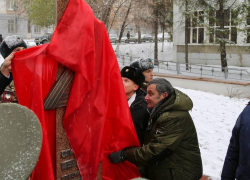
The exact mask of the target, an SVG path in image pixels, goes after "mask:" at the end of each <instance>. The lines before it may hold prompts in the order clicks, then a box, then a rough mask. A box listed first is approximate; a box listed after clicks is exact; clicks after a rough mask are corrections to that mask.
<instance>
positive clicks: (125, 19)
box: [118, 0, 132, 43]
mask: <svg viewBox="0 0 250 180" xmlns="http://www.w3.org/2000/svg"><path fill="white" fill-rule="evenodd" d="M131 6H132V0H131V1H130V3H129V6H128V10H127V12H126V15H125V17H124V20H123V22H122V27H121V32H120V35H119V40H118V42H119V43H120V42H121V38H122V35H123V33H124V30H125V27H126V22H127V19H128V15H129V12H130V10H131Z"/></svg>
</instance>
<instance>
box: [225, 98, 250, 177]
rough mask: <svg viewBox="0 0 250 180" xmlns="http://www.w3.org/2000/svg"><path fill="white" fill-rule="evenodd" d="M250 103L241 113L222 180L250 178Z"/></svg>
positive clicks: (235, 127) (233, 133) (234, 129)
mask: <svg viewBox="0 0 250 180" xmlns="http://www.w3.org/2000/svg"><path fill="white" fill-rule="evenodd" d="M249 103H250V102H249ZM249 138H250V105H249V104H248V105H247V107H245V109H244V110H243V111H242V113H241V114H240V115H239V117H238V119H237V121H236V124H235V126H234V128H233V132H232V137H231V139H230V143H229V146H228V150H227V155H226V158H225V162H224V166H223V169H222V174H221V179H222V180H234V179H237V180H250V140H249Z"/></svg>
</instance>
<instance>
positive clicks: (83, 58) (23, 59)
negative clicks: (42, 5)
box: [12, 0, 140, 180]
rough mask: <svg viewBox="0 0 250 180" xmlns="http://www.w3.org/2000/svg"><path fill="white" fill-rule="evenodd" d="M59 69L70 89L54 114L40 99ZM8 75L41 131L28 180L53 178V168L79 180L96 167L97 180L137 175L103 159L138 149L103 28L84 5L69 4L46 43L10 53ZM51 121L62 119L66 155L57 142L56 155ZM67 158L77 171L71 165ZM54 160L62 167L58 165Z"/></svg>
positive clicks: (89, 175) (92, 174)
mask: <svg viewBox="0 0 250 180" xmlns="http://www.w3.org/2000/svg"><path fill="white" fill-rule="evenodd" d="M59 64H62V65H63V66H65V67H67V68H69V69H70V70H72V71H73V72H74V73H75V75H74V79H73V83H72V88H71V87H70V86H71V85H69V87H68V88H69V89H68V90H69V93H70V94H69V98H68V100H67V106H66V108H65V114H64V109H61V108H59V109H57V112H56V111H55V109H53V110H44V100H45V99H46V97H47V95H48V93H49V92H50V90H51V88H53V85H54V84H55V81H56V79H57V78H58V75H57V74H60V73H58V72H60V68H59V69H58V66H59ZM12 70H13V77H14V81H15V86H16V92H17V96H18V101H19V103H20V104H22V105H25V106H27V107H28V108H30V109H32V110H33V111H34V112H35V114H36V115H37V116H38V118H39V120H40V123H41V126H42V131H43V143H42V150H41V154H40V157H39V161H38V162H37V165H36V167H35V169H34V171H33V173H32V175H31V177H30V178H31V179H32V180H33V179H34V180H37V179H49V180H53V179H57V177H59V176H57V174H59V173H58V172H57V170H58V167H59V166H60V169H61V170H62V169H63V170H65V169H67V167H70V166H72V167H73V166H74V167H76V168H77V167H78V168H79V172H80V175H81V177H82V179H86V180H88V179H89V180H93V179H96V178H97V174H98V167H99V164H100V163H102V171H101V172H102V179H114V180H119V179H124V180H125V179H132V178H135V177H138V176H140V174H139V171H138V169H137V167H136V166H134V165H133V164H131V163H129V162H127V161H125V162H123V163H119V164H112V163H111V162H110V161H109V159H108V155H109V154H110V153H111V152H113V151H118V150H120V149H123V148H125V147H131V146H139V141H138V139H137V135H136V132H135V129H134V125H133V122H132V119H131V115H130V110H129V107H128V104H127V100H126V96H125V92H124V88H123V84H122V81H121V75H120V70H119V66H118V63H117V60H116V56H115V53H114V51H113V48H112V46H111V43H110V41H109V38H108V34H107V32H106V28H105V25H104V24H103V23H102V22H101V21H99V20H97V19H96V18H95V17H94V15H93V12H92V9H91V8H90V7H89V6H88V5H87V4H86V3H85V2H84V1H82V0H70V1H69V4H68V5H67V8H66V10H65V13H64V14H63V16H62V18H61V20H60V22H59V24H58V26H57V28H56V30H55V32H54V34H53V37H52V40H51V42H50V44H44V45H41V46H37V47H33V48H29V49H27V50H23V51H20V52H18V53H16V54H15V58H14V59H13V66H12ZM66 91H67V90H66ZM58 110H59V111H60V110H62V112H59V111H58ZM63 114H64V115H63ZM61 115H62V116H61ZM58 116H60V117H58ZM56 117H57V118H56ZM56 119H57V120H59V119H63V121H61V124H63V129H65V132H66V137H67V139H68V140H69V143H70V147H71V148H72V149H73V150H72V151H71V150H70V147H69V148H67V147H63V144H62V143H60V139H59V141H58V142H59V144H60V145H61V146H62V147H63V148H64V149H61V150H59V151H57V150H56V137H59V136H56V133H57V132H56V128H57V127H56V126H57V125H58V124H57V123H56ZM59 133H60V132H59ZM62 142H65V141H64V140H63V141H62ZM57 147H59V146H58V145H57ZM58 152H60V153H59V154H57V153H58ZM73 153H74V156H75V158H76V160H77V166H75V165H76V164H75V163H74V161H71V160H72V159H73ZM58 156H60V158H63V162H65V163H64V164H62V163H63V162H60V164H59V166H58V165H57V162H59V161H58V160H56V158H57V157H58ZM64 158H69V159H67V160H66V159H64ZM71 158H72V159H71ZM70 168H71V167H70ZM72 172H73V173H74V172H77V169H74V170H72ZM65 175H69V177H68V178H73V176H74V177H76V178H77V176H78V175H79V174H77V173H76V174H67V173H65V174H64V172H63V173H62V174H61V175H60V176H62V177H64V176H65ZM62 177H59V178H62ZM65 178H66V177H65Z"/></svg>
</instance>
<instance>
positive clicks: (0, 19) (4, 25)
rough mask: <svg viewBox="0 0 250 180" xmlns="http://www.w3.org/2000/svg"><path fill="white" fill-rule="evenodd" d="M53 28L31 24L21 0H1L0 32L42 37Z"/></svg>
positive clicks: (4, 35) (23, 36)
mask: <svg viewBox="0 0 250 180" xmlns="http://www.w3.org/2000/svg"><path fill="white" fill-rule="evenodd" d="M48 31H49V32H51V31H52V29H48V28H42V27H40V26H36V25H30V23H29V21H28V19H27V15H26V14H25V10H24V7H23V4H22V3H21V2H20V1H19V0H0V34H2V36H3V37H6V36H9V35H13V34H17V35H20V36H21V37H22V38H35V37H40V36H41V35H42V34H44V33H46V32H48Z"/></svg>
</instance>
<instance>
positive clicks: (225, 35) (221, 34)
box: [180, 0, 249, 71]
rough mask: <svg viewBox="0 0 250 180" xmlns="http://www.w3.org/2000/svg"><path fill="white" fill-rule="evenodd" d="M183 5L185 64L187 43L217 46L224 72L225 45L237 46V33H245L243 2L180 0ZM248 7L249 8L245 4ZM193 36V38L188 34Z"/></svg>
mask: <svg viewBox="0 0 250 180" xmlns="http://www.w3.org/2000/svg"><path fill="white" fill-rule="evenodd" d="M180 2H181V3H182V5H183V6H185V8H183V9H185V10H184V12H183V16H184V17H185V18H184V19H185V39H186V40H185V53H186V56H185V61H186V63H187V62H188V44H189V43H190V42H191V43H197V44H202V43H204V42H205V39H204V34H205V33H206V34H207V35H208V37H209V39H208V40H206V41H207V42H206V43H213V44H219V51H220V59H221V67H222V71H225V70H227V58H226V44H237V34H238V33H239V32H241V31H246V26H245V24H246V14H247V12H248V11H247V8H246V6H245V5H244V4H245V3H238V1H236V0H234V1H229V0H212V1H207V0H197V1H195V0H181V1H180ZM248 6H249V5H248ZM191 33H192V38H191V36H190V34H191Z"/></svg>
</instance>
